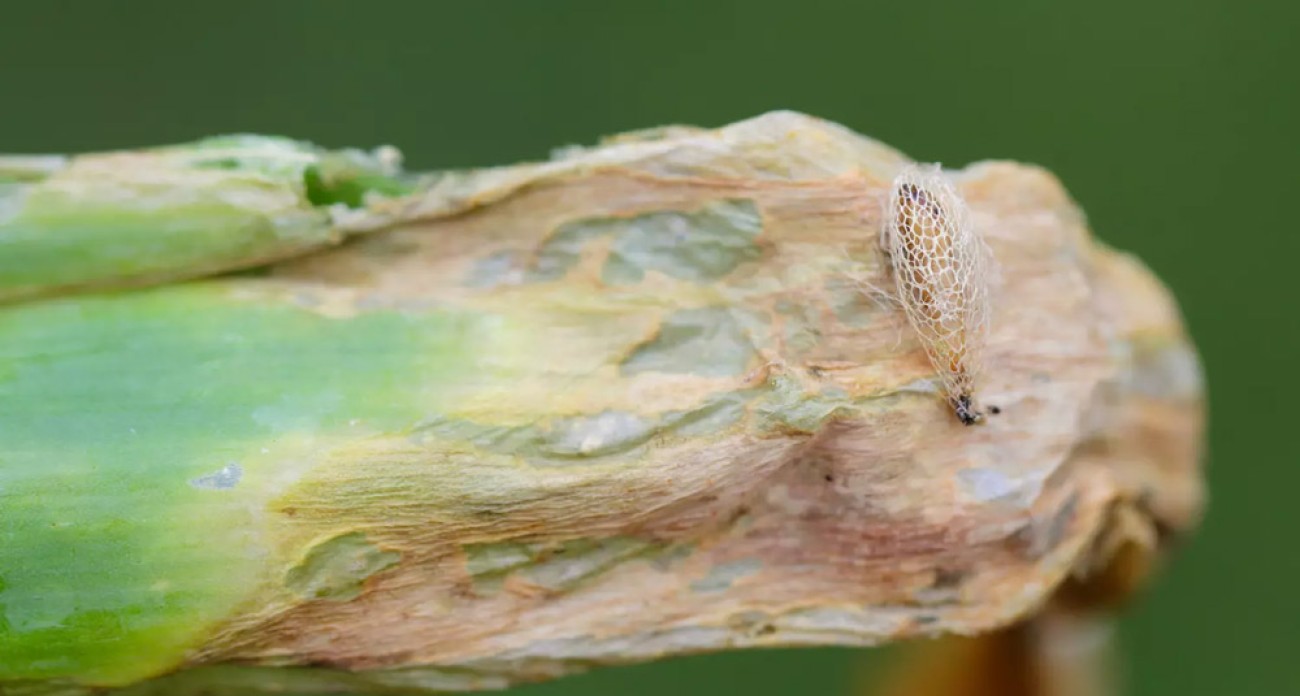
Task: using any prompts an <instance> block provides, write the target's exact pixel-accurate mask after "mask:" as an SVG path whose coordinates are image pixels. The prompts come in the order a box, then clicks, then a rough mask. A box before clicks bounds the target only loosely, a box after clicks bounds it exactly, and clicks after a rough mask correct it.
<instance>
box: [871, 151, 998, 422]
mask: <svg viewBox="0 0 1300 696" xmlns="http://www.w3.org/2000/svg"><path fill="white" fill-rule="evenodd" d="M885 205H886V211H885V216H884V224H883V225H882V228H881V244H882V246H883V247H884V249H885V251H886V253H888V255H889V261H890V265H891V267H892V269H893V274H894V283H895V285H896V287H897V291H898V300H899V302H900V303H901V304H902V305H903V309H904V311H905V312H906V314H907V320H908V323H910V324H911V326H912V329H913V330H914V331H915V332H916V334H917V336H918V337H919V338H920V339H921V343H922V345H923V346H924V347H925V353H926V355H927V356H929V358H930V362H931V364H933V365H934V368H935V370H937V371H938V372H939V376H940V378H941V379H942V381H943V386H944V389H945V391H946V392H947V396H948V401H949V403H951V404H952V408H953V411H954V412H955V413H956V414H957V417H958V418H959V419H961V422H962V423H965V424H966V425H973V424H975V423H979V422H981V421H983V420H984V414H983V412H982V411H980V409H979V406H978V405H977V403H976V401H975V388H976V381H977V379H978V378H979V372H980V361H981V357H982V356H981V354H982V352H983V348H984V342H985V338H986V335H987V333H988V324H989V290H988V283H989V281H988V271H989V265H990V263H991V259H990V253H989V250H988V247H987V246H985V245H984V242H983V240H981V239H980V237H979V235H978V234H977V233H976V231H975V228H974V225H973V224H972V223H971V216H970V212H969V210H968V209H967V207H966V201H964V200H963V199H962V197H961V194H959V193H957V190H956V189H955V188H953V186H952V184H950V183H949V182H948V181H947V180H946V179H945V178H944V176H943V171H942V169H941V168H940V167H939V166H938V165H921V164H913V165H909V166H908V167H906V168H905V169H904V170H903V171H902V172H901V173H899V175H898V176H897V177H895V179H894V183H893V185H892V186H891V187H890V190H889V198H888V200H887V202H886V204H885Z"/></svg>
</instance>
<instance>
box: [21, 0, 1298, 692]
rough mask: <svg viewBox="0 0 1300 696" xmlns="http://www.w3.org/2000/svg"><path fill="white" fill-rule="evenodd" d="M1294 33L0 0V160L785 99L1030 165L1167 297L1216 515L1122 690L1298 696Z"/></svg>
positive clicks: (604, 6)
mask: <svg viewBox="0 0 1300 696" xmlns="http://www.w3.org/2000/svg"><path fill="white" fill-rule="evenodd" d="M1298 25H1300V5H1297V4H1295V3H1288V2H1280V1H1279V2H1275V3H1251V2H1237V1H1232V0H1183V1H1182V2H1147V3H1140V2H1134V1H1133V0H1092V1H1090V2H1073V3H1068V2H1059V3H1057V2H1044V1H1028V0H1026V1H1020V2H969V1H961V0H953V1H951V2H946V1H940V0H932V1H930V2H890V3H874V2H862V3H849V2H838V3H830V2H812V1H810V0H802V1H800V2H792V1H788V0H787V1H768V0H752V1H750V2H703V1H701V2H686V1H681V2H655V3H649V2H641V3H630V2H629V3H611V2H597V1H594V0H593V1H589V2H549V3H543V2H523V1H518V2H470V1H469V0H461V1H460V2H381V1H376V0H371V1H368V2H360V1H355V2H342V1H337V0H316V1H305V0H297V1H289V0H282V1H278V2H271V1H263V2H256V1H251V0H247V1H244V0H240V1H235V0H226V1H223V2H194V3H181V2H136V1H120V2H112V3H109V2H89V1H86V2H51V1H48V0H47V1H46V2H36V1H35V0H27V1H26V2H15V1H13V0H5V1H4V2H3V3H0V152H5V151H7V152H41V151H54V152H72V151H83V150H92V149H105V148H120V147H131V146H141V145H151V144H160V143H167V142H173V141H182V140H187V139H191V138H194V137H196V136H201V135H206V134H215V133H221V132H231V131H254V132H262V133H276V134H285V135H292V136H296V137H299V138H304V139H309V140H313V141H316V142H319V143H321V144H324V145H330V146H340V145H358V146H367V147H369V146H373V145H378V144H383V143H392V144H395V145H398V146H399V147H401V149H402V150H403V151H404V152H405V153H406V155H407V162H408V165H409V166H411V167H412V168H424V169H434V168H447V167H463V166H471V165H487V164H501V163H507V162H512V161H517V160H521V159H536V158H543V157H545V156H547V154H548V152H549V151H550V149H551V148H553V147H556V146H560V145H564V144H567V143H588V142H592V141H594V140H595V139H596V138H597V137H598V136H600V135H603V134H609V133H613V132H617V131H620V130H627V129H635V128H641V127H646V126H653V125H660V124H665V123H691V124H698V125H710V126H713V125H721V124H724V123H727V122H729V121H733V120H737V119H741V118H745V117H748V116H753V115H755V114H758V113H760V112H763V111H766V110H770V109H775V108H789V109H795V110H799V111H804V112H807V113H811V114H815V115H818V116H822V117H825V118H829V119H832V120H836V121H839V122H841V123H844V124H846V125H848V126H849V127H851V128H853V129H855V130H858V131H860V132H863V133H866V134H869V135H872V136H874V137H877V138H879V139H881V140H883V141H885V142H887V143H890V144H893V145H895V146H897V147H900V148H901V149H903V150H904V151H906V152H908V153H909V154H911V155H913V156H914V157H917V158H920V159H927V160H938V161H942V162H944V163H945V164H949V165H960V164H964V163H966V162H968V161H971V160H977V159H982V158H1010V159H1018V160H1024V161H1029V162H1036V163H1039V164H1043V165H1046V166H1047V167H1049V168H1051V169H1052V170H1054V171H1055V172H1056V173H1057V174H1058V175H1059V176H1060V177H1061V179H1063V180H1064V182H1065V183H1066V185H1067V186H1068V187H1069V189H1070V190H1071V192H1072V193H1073V194H1074V196H1075V197H1076V198H1077V199H1078V200H1079V201H1080V202H1081V203H1082V205H1083V206H1084V207H1085V208H1086V210H1087V212H1088V215H1089V217H1090V220H1091V222H1092V224H1093V226H1094V228H1095V229H1096V231H1097V233H1098V234H1099V236H1101V237H1102V238H1103V239H1105V240H1107V241H1109V242H1110V243H1112V244H1114V245H1116V246H1118V247H1121V248H1124V249H1128V250H1132V251H1135V252H1137V253H1138V254H1139V255H1140V256H1141V257H1142V258H1143V259H1145V260H1146V262H1147V263H1148V264H1149V265H1150V266H1151V267H1152V268H1154V270H1155V271H1156V272H1157V273H1158V274H1159V275H1160V276H1161V277H1162V278H1163V279H1164V280H1165V281H1166V282H1167V283H1168V284H1169V285H1170V286H1171V287H1172V288H1173V289H1174V291H1175V293H1176V295H1177V297H1178V298H1179V300H1180V301H1181V303H1182V306H1183V308H1184V311H1185V313H1186V316H1187V320H1188V322H1189V324H1190V327H1191V331H1192V333H1193V335H1194V336H1195V339H1196V342H1197V344H1198V346H1199V347H1200V350H1201V351H1202V355H1203V359H1204V362H1205V365H1206V371H1207V374H1208V377H1209V391H1210V395H1211V400H1210V403H1211V428H1210V443H1211V447H1210V462H1209V464H1210V480H1211V487H1210V488H1211V497H1212V501H1211V508H1210V513H1209V516H1208V518H1207V520H1206V525H1205V527H1204V529H1203V530H1202V532H1201V533H1200V534H1199V535H1198V536H1197V537H1196V538H1195V539H1194V541H1193V543H1191V544H1190V545H1189V546H1187V547H1186V548H1185V549H1183V551H1182V552H1181V553H1180V554H1179V556H1178V557H1177V559H1176V561H1175V563H1174V564H1173V565H1172V566H1171V567H1170V568H1169V569H1168V570H1167V572H1166V573H1165V574H1164V575H1163V577H1162V579H1161V581H1160V582H1159V585H1158V586H1157V587H1155V588H1154V589H1153V590H1152V591H1151V592H1150V593H1149V595H1148V596H1147V597H1146V598H1145V599H1144V601H1142V602H1141V603H1140V604H1139V605H1138V606H1136V607H1135V608H1134V609H1133V610H1132V611H1131V612H1130V613H1129V614H1128V615H1127V616H1126V617H1125V619H1124V621H1123V626H1122V640H1123V651H1124V653H1125V655H1126V658H1127V660H1128V682H1129V685H1130V687H1131V688H1130V693H1132V694H1137V695H1139V696H1157V695H1163V694H1171V695H1177V696H1192V695H1197V694H1206V695H1210V696H1255V695H1259V696H1281V695H1286V694H1300V656H1297V655H1296V654H1295V653H1296V652H1297V650H1300V553H1297V550H1296V547H1297V541H1296V537H1294V536H1292V535H1293V534H1297V533H1298V532H1300V446H1298V445H1297V440H1296V437H1295V436H1294V433H1295V432H1296V430H1297V425H1296V423H1295V421H1296V417H1297V409H1298V408H1300V365H1297V362H1300V321H1298V320H1297V317H1296V313H1297V300H1300V292H1297V290H1296V288H1297V278H1298V277H1300V266H1298V265H1297V259H1300V235H1297V234H1296V230H1295V225H1296V223H1295V213H1294V210H1295V205H1294V201H1295V200H1296V199H1297V198H1298V197H1300V190H1298V189H1297V184H1300V176H1297V175H1296V171H1297V168H1296V163H1295V162H1293V161H1291V160H1292V159H1293V158H1294V157H1296V154H1297V152H1300V148H1298V147H1297V146H1298V145H1300V140H1298V139H1297V135H1296V133H1297V124H1298V123H1300V119H1298V118H1297V116H1298V115H1300V110H1298V109H1297V106H1298V102H1300V77H1298V75H1297V69H1300V41H1297V28H1296V27H1297V26H1298ZM1286 201H1292V203H1289V204H1288V203H1286ZM865 661H866V660H865V658H864V657H863V656H862V654H861V653H859V652H855V651H849V650H804V651H772V652H751V653H737V654H725V655H714V656H705V657H695V658H688V659H684V660H675V661H670V662H665V663H661V664H655V665H645V666H638V667H630V668H621V669H610V670H603V671H599V672H597V673H594V674H591V675H587V676H583V677H577V678H572V679H568V680H563V681H559V682H554V683H551V684H545V685H539V686H531V687H525V688H523V689H520V690H519V693H520V694H521V695H530V696H561V695H563V696H582V695H588V694H612V693H620V694H656V695H658V694H662V693H665V692H666V690H669V689H671V690H673V691H675V692H677V693H681V694H716V693H745V694H750V695H754V696H757V695H759V694H795V693H816V694H836V693H846V694H847V693H850V690H851V688H852V687H851V685H852V684H854V683H856V681H857V679H858V677H859V671H860V668H861V666H862V664H863V663H864V662H865ZM859 691H860V690H859Z"/></svg>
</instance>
